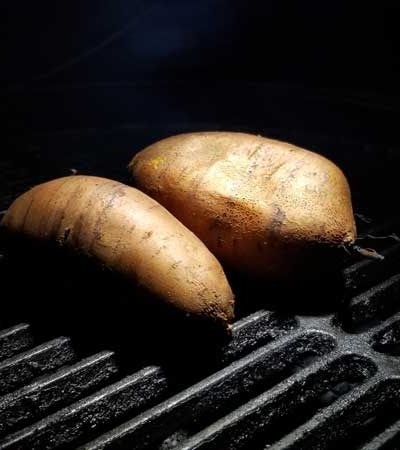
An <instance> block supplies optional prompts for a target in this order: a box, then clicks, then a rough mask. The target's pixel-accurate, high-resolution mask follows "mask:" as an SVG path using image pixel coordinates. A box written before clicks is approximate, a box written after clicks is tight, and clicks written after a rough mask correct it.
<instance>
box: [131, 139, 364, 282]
mask: <svg viewBox="0 0 400 450" xmlns="http://www.w3.org/2000/svg"><path fill="white" fill-rule="evenodd" d="M129 170H130V172H131V174H132V177H133V183H134V184H135V185H136V186H137V187H138V188H139V189H141V190H143V191H144V192H146V193H147V194H149V195H150V196H152V197H153V198H155V199H156V200H157V201H159V202H160V203H161V204H162V205H164V206H165V207H166V208H167V209H168V210H169V211H170V212H171V213H172V214H174V215H175V216H176V217H177V218H178V219H179V220H180V221H181V222H182V223H183V224H185V225H186V226H187V227H188V228H189V229H191V230H192V231H193V232H194V233H195V234H196V235H197V236H199V237H200V238H201V239H202V241H203V242H205V243H206V245H207V246H208V248H209V249H210V250H211V251H212V252H213V253H214V254H215V255H216V256H217V257H218V258H219V259H220V261H221V262H223V263H224V264H226V265H228V266H231V267H234V268H236V269H238V270H241V271H244V272H247V273H249V274H253V275H257V276H262V277H271V278H285V277H287V276H293V275H298V276H301V277H303V276H305V275H306V274H308V275H309V274H310V273H313V274H314V275H316V274H317V273H318V272H319V270H320V269H322V268H323V267H326V266H327V262H328V261H329V259H330V255H333V253H337V252H331V250H333V249H335V248H339V247H342V246H351V245H352V243H353V242H354V241H355V238H356V227H355V223H354V218H353V211H352V205H351V197H350V190H349V186H348V183H347V180H346V178H345V176H344V175H343V173H342V171H341V170H340V169H339V168H338V167H337V166H336V165H335V164H333V163H332V162H331V161H329V160H328V159H326V158H324V157H322V156H320V155H318V154H316V153H313V152H310V151H308V150H304V149H302V148H299V147H296V146H294V145H291V144H288V143H284V142H279V141H276V140H271V139H267V138H264V137H261V136H255V135H250V134H244V133H230V132H202V133H190V134H182V135H178V136H173V137H170V138H167V139H164V140H162V141H159V142H157V143H155V144H153V145H150V146H149V147H147V148H146V149H144V150H142V151H141V152H139V153H138V154H137V155H136V156H135V157H134V158H133V159H132V161H131V163H130V165H129Z"/></svg>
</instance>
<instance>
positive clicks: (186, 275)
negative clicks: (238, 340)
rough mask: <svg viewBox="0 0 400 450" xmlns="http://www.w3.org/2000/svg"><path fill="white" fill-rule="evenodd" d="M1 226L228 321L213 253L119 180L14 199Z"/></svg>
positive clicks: (228, 303) (60, 184) (72, 182)
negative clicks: (79, 255) (85, 257)
mask: <svg viewBox="0 0 400 450" xmlns="http://www.w3.org/2000/svg"><path fill="white" fill-rule="evenodd" d="M1 227H2V228H3V231H6V232H7V233H9V234H11V235H13V236H17V237H18V236H24V237H29V238H33V239H35V240H39V241H53V242H57V243H59V245H61V246H66V247H69V248H72V249H74V250H76V251H78V252H80V253H83V254H86V255H88V256H90V257H93V258H95V259H96V260H97V261H99V262H100V263H101V264H102V265H104V266H107V267H108V268H110V269H111V270H113V271H115V272H117V273H120V274H123V275H125V276H126V277H127V278H128V279H130V280H132V281H133V282H135V283H137V284H139V285H140V286H141V287H142V288H144V289H145V290H146V291H148V292H149V293H151V294H153V295H154V297H155V298H158V299H160V300H161V301H164V302H167V303H169V304H171V305H173V306H175V307H176V308H179V309H180V310H182V311H184V312H187V313H190V314H193V315H195V316H200V317H204V318H208V319H211V320H214V321H217V322H219V323H221V324H223V325H224V326H228V323H229V322H231V320H232V318H233V294H232V291H231V289H230V287H229V284H228V282H227V279H226V277H225V274H224V272H223V270H222V268H221V266H220V264H219V262H218V261H217V259H216V258H215V257H214V256H213V255H212V254H211V253H210V252H209V250H208V249H207V248H206V246H205V245H204V244H203V243H202V242H201V241H200V240H199V239H198V238H197V237H196V236H195V235H194V234H193V233H192V232H191V231H189V230H188V229H187V228H186V227H184V226H183V225H182V224H181V223H180V222H179V221H178V220H177V219H176V218H175V217H173V216H172V215H171V214H170V213H169V212H168V211H167V210H166V209H165V208H164V207H162V206H161V205H160V204H158V203H157V202H156V201H155V200H153V199H151V198H150V197H148V196H147V195H145V194H144V193H142V192H140V191H138V190H137V189H134V188H132V187H129V186H126V185H123V184H121V183H118V182H116V181H112V180H108V179H104V178H98V177H91V176H74V177H66V178H60V179H56V180H53V181H49V182H47V183H43V184H40V185H38V186H35V187H34V188H33V189H31V190H29V191H28V192H26V193H24V194H23V195H21V196H20V197H18V198H17V199H16V200H15V201H14V202H13V203H12V205H11V206H10V208H9V209H8V210H7V212H6V214H5V216H4V217H3V220H2V222H1Z"/></svg>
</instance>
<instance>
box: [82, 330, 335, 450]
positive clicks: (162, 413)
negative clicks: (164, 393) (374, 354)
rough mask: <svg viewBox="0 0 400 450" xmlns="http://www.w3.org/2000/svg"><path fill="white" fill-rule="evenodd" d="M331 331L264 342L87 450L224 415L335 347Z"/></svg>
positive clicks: (135, 443) (131, 443)
mask: <svg viewBox="0 0 400 450" xmlns="http://www.w3.org/2000/svg"><path fill="white" fill-rule="evenodd" d="M334 346H335V343H334V341H333V339H332V337H330V336H329V335H327V334H325V333H318V332H302V333H298V334H297V335H294V336H293V335H291V336H286V337H284V338H282V339H281V340H280V341H278V342H274V345H272V346H268V345H267V346H265V347H262V348H260V349H258V350H256V351H254V352H253V353H251V354H250V355H248V356H246V357H244V358H242V359H241V360H239V361H237V362H235V363H233V364H231V365H230V366H228V367H226V368H224V369H222V370H221V371H219V372H217V373H215V374H213V375H212V376H210V377H208V378H206V379H204V380H202V381H200V382H199V383H197V384H196V385H194V386H192V387H190V388H189V389H186V390H185V391H183V392H181V393H179V394H177V395H176V396H174V397H172V398H170V399H168V400H166V401H165V402H164V403H162V404H160V405H157V406H156V407H154V408H152V409H151V410H149V411H146V412H145V413H143V414H142V415H141V416H139V417H137V418H135V419H133V420H131V421H129V422H126V423H125V424H123V425H121V426H119V427H117V428H116V429H114V430H112V431H110V432H109V433H106V434H105V435H103V436H101V437H100V438H98V439H96V440H95V441H93V442H91V443H89V444H87V445H85V446H84V447H82V448H84V449H85V450H95V449H100V448H103V447H104V446H105V445H110V444H111V443H112V444H113V445H118V446H123V445H125V444H126V445H127V446H128V447H129V448H142V447H146V446H149V445H151V446H152V447H151V448H154V441H155V440H161V439H162V438H165V437H166V436H168V435H169V434H171V433H173V432H174V431H176V429H177V428H178V427H180V426H183V425H185V424H187V423H188V422H190V423H192V424H193V423H197V422H199V421H200V422H201V420H203V421H204V417H207V420H208V421H210V420H211V421H212V420H215V419H217V418H218V417H221V415H222V414H223V413H224V411H226V409H228V411H229V410H231V409H233V408H235V407H237V406H238V404H239V405H240V404H243V402H244V401H246V398H248V397H249V394H250V395H251V394H252V397H254V396H255V395H258V394H259V392H263V391H264V390H266V389H268V388H269V387H270V386H271V385H274V384H276V383H277V382H279V381H280V380H282V379H284V378H286V377H288V376H290V375H291V374H292V373H293V372H291V370H290V369H293V365H294V364H296V363H299V361H300V360H301V357H302V356H303V357H304V356H310V354H314V355H319V356H321V355H324V354H326V353H329V352H330V351H332V349H333V348H334Z"/></svg>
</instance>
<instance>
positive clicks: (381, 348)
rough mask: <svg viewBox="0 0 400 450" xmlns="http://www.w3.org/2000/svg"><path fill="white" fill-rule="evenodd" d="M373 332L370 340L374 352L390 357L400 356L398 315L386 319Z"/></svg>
mask: <svg viewBox="0 0 400 450" xmlns="http://www.w3.org/2000/svg"><path fill="white" fill-rule="evenodd" d="M374 331H375V333H374V335H373V336H372V338H371V345H372V348H373V349H374V350H376V351H377V352H380V353H386V354H390V355H397V356H398V355H400V313H397V314H396V315H395V316H392V317H390V318H389V319H387V320H386V321H385V322H383V323H382V324H380V325H379V326H377V327H376V328H375V330H374ZM399 368H400V361H399Z"/></svg>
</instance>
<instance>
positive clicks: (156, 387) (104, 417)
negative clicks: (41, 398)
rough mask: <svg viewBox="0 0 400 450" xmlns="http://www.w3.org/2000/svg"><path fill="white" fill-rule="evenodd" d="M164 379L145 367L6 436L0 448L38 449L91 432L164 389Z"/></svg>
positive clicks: (131, 411)
mask: <svg viewBox="0 0 400 450" xmlns="http://www.w3.org/2000/svg"><path fill="white" fill-rule="evenodd" d="M167 385H168V383H167V380H166V378H165V376H164V374H163V373H162V371H161V369H160V368H158V367H147V368H145V369H143V370H141V371H139V372H137V373H135V374H133V375H131V376H129V377H126V378H124V379H123V380H121V381H119V382H117V383H115V384H113V385H111V386H107V387H106V388H104V389H102V390H101V391H99V392H97V393H95V394H93V395H91V396H89V397H87V398H84V399H83V400H80V401H79V402H77V403H74V404H72V405H70V406H68V407H66V408H64V409H62V410H60V411H58V412H56V413H54V414H52V415H51V416H48V417H46V418H45V419H42V420H41V421H39V422H37V423H35V424H33V425H31V426H29V427H27V428H24V429H22V430H20V431H18V432H16V433H14V434H10V435H8V436H7V437H6V438H4V439H3V440H2V441H0V449H2V450H3V449H4V450H5V449H16V450H17V449H18V450H24V449H26V450H32V449H33V448H40V449H41V450H45V449H52V448H57V447H60V446H65V445H66V444H68V443H72V442H75V441H76V440H78V439H79V438H80V437H81V436H82V435H84V434H85V435H86V436H87V435H89V436H90V435H91V434H92V433H93V431H94V430H95V429H96V428H97V427H99V426H101V425H103V426H105V425H107V424H113V423H114V422H115V420H116V419H118V418H120V417H124V416H125V415H126V414H127V413H129V414H135V413H137V412H138V411H139V410H140V409H141V408H144V407H146V406H148V405H149V404H151V403H152V402H154V401H156V400H157V399H160V397H161V396H162V395H165V394H166V392H167V387H168V386H167Z"/></svg>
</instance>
